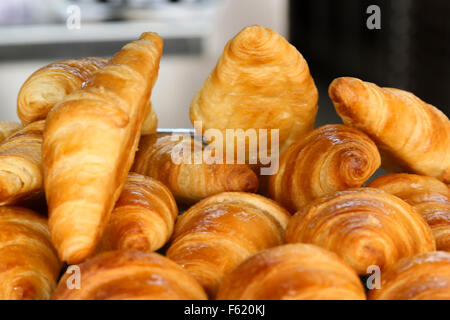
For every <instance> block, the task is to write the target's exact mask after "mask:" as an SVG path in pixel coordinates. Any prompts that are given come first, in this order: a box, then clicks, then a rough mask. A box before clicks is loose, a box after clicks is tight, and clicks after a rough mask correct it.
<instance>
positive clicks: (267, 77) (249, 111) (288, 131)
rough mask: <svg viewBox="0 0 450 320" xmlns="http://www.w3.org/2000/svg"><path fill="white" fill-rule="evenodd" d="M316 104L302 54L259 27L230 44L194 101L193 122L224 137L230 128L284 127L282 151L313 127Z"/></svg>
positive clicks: (280, 140)
mask: <svg viewBox="0 0 450 320" xmlns="http://www.w3.org/2000/svg"><path fill="white" fill-rule="evenodd" d="M317 102H318V91H317V88H316V86H315V84H314V80H313V78H312V77H311V74H310V72H309V68H308V64H307V63H306V61H305V59H304V58H303V56H302V55H301V54H300V53H299V52H298V51H297V49H296V48H295V47H294V46H292V45H291V44H289V42H287V41H286V39H284V38H283V37H282V36H281V35H279V34H278V33H276V32H274V31H273V30H271V29H268V28H263V27H260V26H257V25H255V26H251V27H246V28H244V29H243V30H242V31H241V32H239V33H238V34H237V35H236V36H235V37H234V38H233V39H231V40H230V41H229V42H228V43H227V45H226V46H225V48H224V51H223V53H222V56H221V57H220V59H219V61H218V62H217V65H216V67H215V68H214V70H213V71H212V72H211V74H210V75H209V76H208V78H207V79H206V81H205V83H204V84H203V86H202V88H201V89H200V90H199V91H198V93H197V94H196V96H195V97H194V100H193V101H192V103H191V109H190V118H191V122H192V123H194V122H195V121H201V122H202V123H201V124H202V128H203V130H207V129H211V128H212V129H219V130H221V131H222V132H223V136H224V137H225V130H226V129H244V130H246V129H256V130H258V129H279V142H280V152H283V151H284V150H285V149H286V148H287V147H288V146H289V145H290V144H291V143H293V142H294V141H297V140H298V139H299V138H300V137H302V136H303V135H304V134H305V133H307V132H308V131H310V130H312V129H313V127H314V121H315V118H316V114H317V108H318V107H317ZM258 133H259V134H261V132H258ZM269 136H270V134H269ZM224 145H225V144H224ZM268 146H270V144H268ZM229 149H231V147H229ZM233 151H234V150H232V149H231V150H230V152H233ZM269 151H270V150H269ZM250 156H251V157H252V158H253V156H252V155H250Z"/></svg>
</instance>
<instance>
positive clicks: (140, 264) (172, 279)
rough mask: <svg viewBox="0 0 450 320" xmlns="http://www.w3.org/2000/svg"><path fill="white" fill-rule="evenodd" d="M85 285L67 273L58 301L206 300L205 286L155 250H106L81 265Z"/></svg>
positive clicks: (60, 285) (60, 282) (56, 293)
mask: <svg viewBox="0 0 450 320" xmlns="http://www.w3.org/2000/svg"><path fill="white" fill-rule="evenodd" d="M80 275H81V285H80V288H79V289H78V290H73V289H72V290H71V289H70V288H69V287H68V285H67V283H68V282H69V283H70V279H69V277H70V274H69V273H65V274H64V276H63V277H62V278H61V280H60V281H59V284H58V288H57V289H56V291H55V293H54V295H53V299H54V300H205V299H206V294H205V292H204V291H203V289H202V287H201V286H200V285H199V284H198V283H197V282H196V281H195V280H194V279H193V278H192V277H191V276H190V275H189V274H188V273H187V272H186V271H185V270H183V269H182V268H181V267H180V266H179V265H177V264H176V263H174V262H172V261H170V260H169V259H167V258H165V257H163V256H161V255H159V254H157V253H153V252H141V251H133V250H117V251H109V252H104V253H102V254H100V255H97V256H95V257H93V258H92V259H90V260H88V261H86V262H84V263H82V264H81V265H80Z"/></svg>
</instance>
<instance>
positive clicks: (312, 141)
mask: <svg viewBox="0 0 450 320" xmlns="http://www.w3.org/2000/svg"><path fill="white" fill-rule="evenodd" d="M380 164H381V159H380V154H379V152H378V149H377V146H376V145H375V143H374V142H373V141H372V140H370V139H369V137H367V136H366V135H365V134H364V133H362V132H361V131H359V130H356V129H353V128H350V127H347V126H344V125H339V124H337V125H326V126H323V127H320V128H317V129H315V130H314V131H312V132H311V133H309V134H308V135H307V136H305V137H304V138H303V139H301V140H300V141H298V142H295V143H294V144H292V145H291V146H290V147H289V148H288V149H287V150H286V152H285V153H284V154H283V156H282V157H281V159H280V169H279V170H278V172H277V173H276V174H275V175H273V176H271V177H270V180H269V193H270V196H271V198H272V199H274V200H276V201H277V202H279V203H281V204H282V205H283V206H284V207H285V208H287V209H289V210H290V211H291V212H295V211H297V210H299V209H300V208H301V207H302V206H304V205H306V204H307V203H309V202H310V201H312V200H314V199H316V198H318V197H320V196H323V195H325V194H327V193H331V192H334V191H340V190H346V189H349V188H356V187H360V186H361V185H362V184H363V183H364V182H365V181H366V180H367V179H369V178H370V176H371V175H372V174H373V173H374V172H375V171H376V170H377V169H378V167H379V166H380Z"/></svg>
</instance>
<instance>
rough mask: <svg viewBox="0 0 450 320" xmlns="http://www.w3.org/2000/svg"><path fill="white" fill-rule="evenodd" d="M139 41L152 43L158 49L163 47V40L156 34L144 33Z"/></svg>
mask: <svg viewBox="0 0 450 320" xmlns="http://www.w3.org/2000/svg"><path fill="white" fill-rule="evenodd" d="M139 39H142V40H150V41H153V42H154V43H155V44H156V45H157V46H158V47H162V46H163V39H162V38H161V37H160V36H159V34H157V33H156V32H144V33H143V34H141V37H140V38H139Z"/></svg>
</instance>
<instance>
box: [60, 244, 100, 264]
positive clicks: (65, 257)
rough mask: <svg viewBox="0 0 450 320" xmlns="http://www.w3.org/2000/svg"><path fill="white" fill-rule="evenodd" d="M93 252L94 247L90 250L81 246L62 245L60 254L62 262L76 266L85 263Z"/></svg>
mask: <svg viewBox="0 0 450 320" xmlns="http://www.w3.org/2000/svg"><path fill="white" fill-rule="evenodd" d="M61 248H62V249H61ZM93 251H94V248H93V247H92V248H90V247H86V246H81V245H77V246H75V245H71V246H64V244H62V245H61V246H60V249H59V250H58V254H59V258H60V259H61V261H65V262H67V264H68V265H74V264H80V263H82V262H84V261H85V260H86V259H87V258H88V257H89V256H90V255H91V254H92V253H93Z"/></svg>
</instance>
